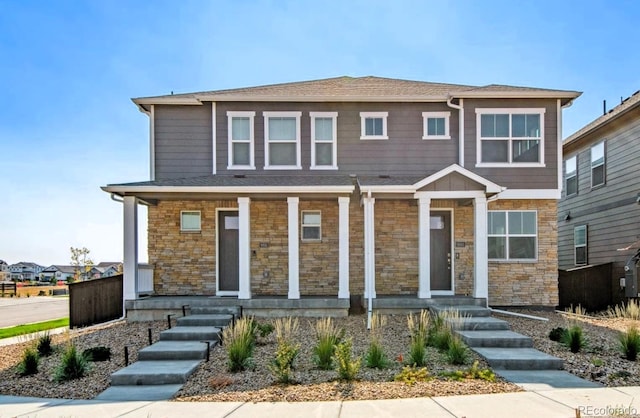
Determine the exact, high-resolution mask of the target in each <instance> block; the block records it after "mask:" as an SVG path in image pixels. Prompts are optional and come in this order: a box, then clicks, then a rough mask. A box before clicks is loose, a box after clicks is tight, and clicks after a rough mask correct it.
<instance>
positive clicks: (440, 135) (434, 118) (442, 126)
mask: <svg viewBox="0 0 640 418" xmlns="http://www.w3.org/2000/svg"><path fill="white" fill-rule="evenodd" d="M450 116H451V112H422V118H423V120H424V133H423V134H422V139H450V138H451V135H450V134H449V117H450Z"/></svg>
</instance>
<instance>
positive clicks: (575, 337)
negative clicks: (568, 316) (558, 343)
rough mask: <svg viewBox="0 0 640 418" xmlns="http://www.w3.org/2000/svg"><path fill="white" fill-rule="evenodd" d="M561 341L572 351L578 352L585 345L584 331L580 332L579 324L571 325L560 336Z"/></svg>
mask: <svg viewBox="0 0 640 418" xmlns="http://www.w3.org/2000/svg"><path fill="white" fill-rule="evenodd" d="M562 342H563V343H564V345H565V346H567V348H569V350H571V352H572V353H578V352H580V350H582V349H583V348H584V346H585V345H586V340H585V338H584V333H583V332H582V328H581V327H580V325H572V326H571V327H569V329H568V330H567V332H566V333H565V334H564V336H563V338H562Z"/></svg>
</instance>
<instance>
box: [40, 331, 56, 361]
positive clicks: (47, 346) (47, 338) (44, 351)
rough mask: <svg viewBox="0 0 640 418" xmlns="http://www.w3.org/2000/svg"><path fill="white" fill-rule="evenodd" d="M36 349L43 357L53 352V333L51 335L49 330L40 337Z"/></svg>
mask: <svg viewBox="0 0 640 418" xmlns="http://www.w3.org/2000/svg"><path fill="white" fill-rule="evenodd" d="M36 350H38V354H39V355H40V356H41V357H46V356H49V355H51V353H53V347H52V346H51V335H49V333H48V332H45V333H44V334H42V335H40V336H39V337H38V342H37V344H36Z"/></svg>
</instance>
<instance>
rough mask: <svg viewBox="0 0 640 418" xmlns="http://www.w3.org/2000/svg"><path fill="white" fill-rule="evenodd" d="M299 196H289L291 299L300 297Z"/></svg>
mask: <svg viewBox="0 0 640 418" xmlns="http://www.w3.org/2000/svg"><path fill="white" fill-rule="evenodd" d="M299 201H300V199H299V198H297V197H288V198H287V204H288V205H289V299H300V271H299V270H300V247H299V241H300V240H299V239H298V202H299Z"/></svg>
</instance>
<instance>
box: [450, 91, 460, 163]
mask: <svg viewBox="0 0 640 418" xmlns="http://www.w3.org/2000/svg"><path fill="white" fill-rule="evenodd" d="M451 100H453V97H452V96H449V97H447V106H449V107H450V108H452V109H457V110H458V165H459V166H460V167H464V99H460V104H459V105H456V104H453V103H452V102H451Z"/></svg>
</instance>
